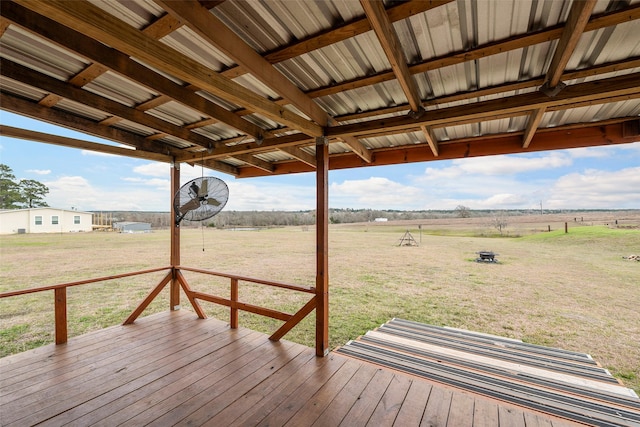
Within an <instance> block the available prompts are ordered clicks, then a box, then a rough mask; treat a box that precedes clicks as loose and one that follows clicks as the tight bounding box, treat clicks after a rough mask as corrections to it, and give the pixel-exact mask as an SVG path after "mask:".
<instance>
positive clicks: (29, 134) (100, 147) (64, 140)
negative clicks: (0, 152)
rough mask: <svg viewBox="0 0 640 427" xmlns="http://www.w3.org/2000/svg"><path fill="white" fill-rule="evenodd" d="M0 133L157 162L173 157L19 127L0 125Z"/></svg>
mask: <svg viewBox="0 0 640 427" xmlns="http://www.w3.org/2000/svg"><path fill="white" fill-rule="evenodd" d="M0 135H2V136H5V137H7V138H18V139H24V140H27V141H36V142H43V143H45V144H53V145H60V146H63V147H71V148H78V149H81V150H89V151H95V152H98V153H105V154H115V155H118V156H127V157H134V158H139V159H145V160H155V161H158V162H166V163H171V162H172V161H173V157H171V156H168V155H166V154H160V153H150V152H148V151H138V150H135V149H130V148H124V147H116V146H113V145H106V144H99V143H96V142H89V141H84V140H81V139H76V138H68V137H64V136H58V135H50V134H47V133H42V132H36V131H33V130H27V129H20V128H16V127H12V126H5V125H0Z"/></svg>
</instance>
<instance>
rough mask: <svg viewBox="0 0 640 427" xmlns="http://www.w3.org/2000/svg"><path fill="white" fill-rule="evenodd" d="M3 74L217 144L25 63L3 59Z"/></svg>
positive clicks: (145, 123) (170, 131) (182, 135)
mask: <svg viewBox="0 0 640 427" xmlns="http://www.w3.org/2000/svg"><path fill="white" fill-rule="evenodd" d="M0 74H1V75H3V76H5V77H8V78H10V79H13V80H16V81H19V82H22V83H24V84H26V85H30V86H33V87H38V88H40V89H42V90H45V91H47V92H49V93H50V94H54V95H57V96H58V97H62V98H66V99H70V100H72V101H76V102H78V103H81V104H83V105H86V106H89V107H91V108H95V109H98V110H101V111H104V112H106V113H108V114H111V115H114V116H117V117H121V118H123V119H126V120H130V121H132V122H135V123H139V124H141V125H143V126H147V127H149V128H151V129H155V130H157V131H159V132H160V133H163V134H168V135H173V136H175V137H176V138H180V139H182V140H184V141H187V142H189V143H191V144H196V145H200V146H202V147H205V148H210V147H212V146H214V145H215V144H216V143H215V141H213V140H211V139H210V138H207V137H205V136H202V135H199V134H197V133H194V132H191V131H189V130H188V129H186V128H183V127H180V126H177V125H174V124H172V123H169V122H167V121H165V120H162V119H159V118H157V117H154V116H152V115H149V114H145V113H144V112H142V111H138V110H136V109H135V108H130V107H127V106H125V105H124V104H121V103H119V102H116V101H112V100H110V99H107V98H103V97H102V96H99V95H96V94H94V93H92V92H89V91H86V90H83V89H79V88H76V87H74V86H71V85H69V84H68V83H64V82H62V81H60V80H58V79H54V78H53V77H49V76H47V75H44V74H41V73H39V72H37V71H35V70H32V69H29V68H26V67H24V66H22V65H19V64H16V63H14V62H11V61H9V60H8V59H4V58H2V59H0Z"/></svg>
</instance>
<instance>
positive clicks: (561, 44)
mask: <svg viewBox="0 0 640 427" xmlns="http://www.w3.org/2000/svg"><path fill="white" fill-rule="evenodd" d="M596 1H597V0H581V1H574V2H573V4H572V5H571V10H570V11H569V16H568V18H567V22H565V24H564V29H563V30H562V35H561V36H560V40H559V41H558V45H557V46H556V50H555V52H554V54H553V58H552V59H551V64H550V65H549V69H548V70H547V76H546V79H545V84H546V85H547V87H548V89H549V90H553V89H554V88H555V87H556V86H558V84H559V83H560V78H561V77H562V74H563V73H564V70H565V68H566V67H567V64H568V63H569V59H571V55H573V51H574V50H575V48H576V46H577V45H578V42H579V41H580V37H581V36H582V34H583V32H584V30H585V28H586V27H587V24H588V23H589V18H590V17H591V12H592V11H593V8H594V6H595V5H596Z"/></svg>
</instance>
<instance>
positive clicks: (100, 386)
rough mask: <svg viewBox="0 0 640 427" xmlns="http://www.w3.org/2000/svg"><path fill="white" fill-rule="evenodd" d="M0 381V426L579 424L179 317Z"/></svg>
mask: <svg viewBox="0 0 640 427" xmlns="http://www.w3.org/2000/svg"><path fill="white" fill-rule="evenodd" d="M0 381H1V384H0V386H1V387H0V425H2V426H28V425H36V424H37V425H45V426H59V425H77V426H85V425H101V426H114V425H131V426H141V425H155V426H167V425H176V424H177V425H210V426H252V425H261V426H283V425H291V426H311V425H318V426H337V425H345V426H364V425H372V426H385V425H397V426H419V425H423V426H447V425H448V426H471V425H473V426H568V425H574V424H573V423H571V422H569V421H567V420H564V419H561V418H556V417H553V416H549V415H546V414H542V413H538V412H535V411H532V410H529V409H523V408H520V407H518V406H515V405H512V404H507V403H502V402H500V401H498V400H494V399H491V398H487V397H483V396H478V395H474V394H472V393H469V392H465V391H461V390H457V389H455V388H451V387H448V386H444V385H441V384H438V383H435V382H430V381H428V380H425V379H421V378H418V377H414V376H410V375H407V374H404V373H400V372H395V371H392V370H389V369H386V368H382V367H379V366H375V365H373V364H370V363H367V362H362V361H358V360H354V359H352V358H349V357H346V356H342V355H340V354H336V353H331V354H330V355H329V356H327V357H325V358H317V357H316V356H315V352H314V350H313V349H311V348H308V347H305V346H302V345H299V344H295V343H291V342H288V341H284V340H282V341H280V342H271V341H269V340H268V338H267V336H266V335H264V334H261V333H258V332H254V331H251V330H248V329H243V328H240V329H236V330H231V329H229V326H228V324H227V323H225V322H221V321H218V320H215V319H206V320H198V319H197V318H196V316H195V314H194V313H191V312H188V311H184V310H183V311H179V312H171V313H169V312H166V313H161V314H157V315H153V316H149V317H146V318H142V319H140V320H138V321H137V322H136V323H135V324H133V325H128V326H117V327H112V328H108V329H104V330H101V331H98V332H95V333H91V334H87V335H83V336H81V337H77V338H73V339H71V340H69V342H68V343H67V344H63V345H59V346H55V345H48V346H44V347H41V348H37V349H34V350H31V351H28V352H24V353H20V354H17V355H13V356H9V357H5V358H3V359H0Z"/></svg>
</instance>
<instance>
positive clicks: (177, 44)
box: [162, 25, 235, 71]
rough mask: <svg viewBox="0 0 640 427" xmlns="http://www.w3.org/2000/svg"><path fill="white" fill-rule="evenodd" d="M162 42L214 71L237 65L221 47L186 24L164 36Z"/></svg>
mask: <svg viewBox="0 0 640 427" xmlns="http://www.w3.org/2000/svg"><path fill="white" fill-rule="evenodd" d="M162 43H164V44H166V45H167V46H170V47H172V48H173V49H175V50H177V51H178V52H180V53H182V54H184V55H187V56H188V57H189V58H191V59H193V60H195V61H198V62H199V63H201V64H202V65H204V66H205V67H208V68H211V69H212V70H214V71H220V70H222V69H223V68H225V67H229V66H232V65H235V62H234V61H233V60H231V59H230V58H229V57H227V56H226V55H225V54H223V53H222V52H221V51H220V50H219V49H216V48H215V47H213V46H211V44H209V43H207V42H205V41H204V40H203V39H202V38H201V37H200V36H199V35H198V34H196V33H195V32H194V31H192V30H191V29H190V28H189V27H187V26H186V25H185V26H182V27H180V28H179V29H178V30H176V31H174V32H173V33H171V34H169V35H168V36H165V37H163V38H162Z"/></svg>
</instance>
